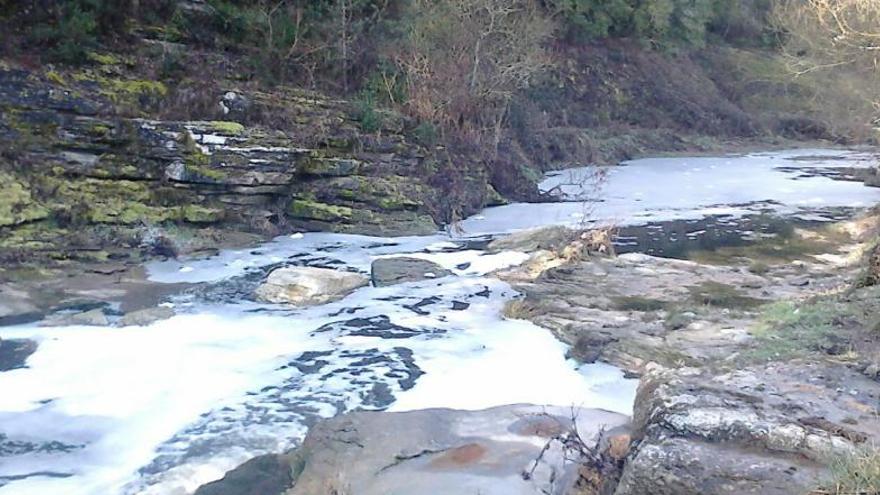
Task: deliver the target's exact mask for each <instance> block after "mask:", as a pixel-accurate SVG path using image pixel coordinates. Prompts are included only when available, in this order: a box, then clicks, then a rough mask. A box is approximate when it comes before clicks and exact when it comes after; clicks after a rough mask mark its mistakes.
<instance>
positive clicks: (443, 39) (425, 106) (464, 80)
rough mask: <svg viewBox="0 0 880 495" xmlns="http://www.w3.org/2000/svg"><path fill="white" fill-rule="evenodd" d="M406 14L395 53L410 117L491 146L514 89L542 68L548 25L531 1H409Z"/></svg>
mask: <svg viewBox="0 0 880 495" xmlns="http://www.w3.org/2000/svg"><path fill="white" fill-rule="evenodd" d="M412 16H413V22H412V24H411V27H410V29H409V33H408V36H407V46H406V47H404V49H403V50H401V51H400V52H399V53H398V54H397V56H396V59H397V61H398V65H399V66H400V67H401V68H402V69H403V72H404V73H405V74H406V75H407V79H408V83H409V96H410V100H409V103H408V106H409V109H410V111H411V113H413V114H414V115H416V116H418V117H420V118H423V119H425V120H427V121H431V122H439V123H442V124H443V125H444V126H445V127H447V128H455V129H457V130H459V131H462V132H465V133H471V134H472V137H474V138H475V140H477V141H483V144H490V145H492V146H494V147H497V145H498V140H499V139H500V134H501V129H502V123H503V121H504V119H505V118H506V116H507V110H508V105H509V102H510V99H511V97H512V96H513V94H514V92H515V91H517V90H519V89H521V88H523V87H526V86H528V84H529V82H530V81H531V79H532V78H533V77H534V76H535V75H536V74H537V73H538V72H540V71H541V70H542V69H544V68H545V67H546V66H547V65H548V57H546V56H545V52H544V48H543V45H544V43H545V41H546V40H547V38H548V37H549V36H550V34H551V33H552V30H553V26H552V21H551V20H550V18H549V17H547V16H546V15H545V14H544V13H543V12H542V11H541V9H540V8H539V5H538V3H537V1H536V0H415V1H414V2H413V5H412ZM485 138H489V141H488V142H485Z"/></svg>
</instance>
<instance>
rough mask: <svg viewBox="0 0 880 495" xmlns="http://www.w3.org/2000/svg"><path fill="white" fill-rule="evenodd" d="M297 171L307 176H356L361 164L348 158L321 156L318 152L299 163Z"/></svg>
mask: <svg viewBox="0 0 880 495" xmlns="http://www.w3.org/2000/svg"><path fill="white" fill-rule="evenodd" d="M298 165H299V171H300V173H303V174H308V175H324V176H336V177H341V176H347V175H352V174H356V173H357V172H358V170H359V169H360V168H361V163H360V162H359V161H357V160H353V159H349V158H332V157H329V158H328V157H324V156H321V153H320V152H312V153H311V154H310V155H309V156H308V157H306V158H304V159H302V160H301V161H300V162H299V164H298Z"/></svg>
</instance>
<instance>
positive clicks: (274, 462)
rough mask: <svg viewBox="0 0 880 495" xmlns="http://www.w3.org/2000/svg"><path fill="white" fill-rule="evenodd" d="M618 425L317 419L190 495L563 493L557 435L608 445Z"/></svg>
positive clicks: (569, 470) (505, 412)
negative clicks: (298, 440)
mask: <svg viewBox="0 0 880 495" xmlns="http://www.w3.org/2000/svg"><path fill="white" fill-rule="evenodd" d="M573 416H574V418H576V419H574V420H573V419H572V417H573ZM627 422H628V418H627V417H626V416H623V415H620V414H616V413H611V412H608V411H602V410H596V409H577V408H575V409H574V410H572V409H571V408H568V407H550V406H533V405H512V406H501V407H495V408H491V409H486V410H482V411H458V410H452V409H425V410H420V411H409V412H394V413H389V412H354V413H348V414H344V415H342V416H338V417H336V418H332V419H328V420H324V421H321V422H319V423H318V424H317V425H315V426H314V427H313V428H312V429H311V430H310V431H309V433H308V435H307V436H306V439H305V440H304V442H303V444H302V446H301V447H300V448H298V449H297V450H295V451H293V452H291V453H288V454H283V455H276V456H269V457H262V458H257V459H255V460H252V461H249V462H248V463H246V464H244V465H242V466H241V467H240V468H238V469H236V470H234V471H231V472H230V473H229V474H227V476H226V477H225V478H224V479H223V480H220V481H218V482H214V483H211V484H209V485H205V486H204V487H202V488H200V489H199V490H198V491H197V492H196V493H197V495H256V494H257V493H259V494H260V495H281V494H286V495H306V494H307V495H315V494H324V493H356V494H358V495H379V494H383V495H384V494H389V493H394V494H398V495H422V494H438V495H439V494H460V493H482V494H486V495H492V494H495V495H518V494H523V495H525V494H529V495H534V494H541V493H548V494H563V493H571V491H570V490H572V488H573V487H574V486H575V484H576V483H577V482H578V480H579V479H580V475H581V472H579V466H578V464H577V463H573V462H569V461H567V460H566V454H569V455H570V454H571V453H572V451H571V450H566V449H564V448H563V445H562V443H561V442H559V441H558V440H557V438H560V437H562V436H565V435H567V434H568V433H571V432H572V430H573V424H576V425H577V431H578V433H579V434H580V437H581V438H582V439H583V440H584V442H587V443H593V444H595V443H597V442H599V441H600V436H601V435H600V431H602V430H603V429H604V430H605V431H606V436H605V437H603V438H613V437H614V435H615V433H616V432H619V431H622V430H625V427H624V425H625V424H626V423H627ZM604 445H606V446H607V444H604ZM607 447H608V450H609V451H610V450H612V449H611V447H610V446H607ZM279 465H280V466H279ZM291 475H292V476H291ZM288 476H290V481H289V482H288V483H287V485H286V486H284V485H285V483H284V482H285V480H287V479H288ZM258 486H260V487H266V489H265V490H264V491H256V489H255V487H258Z"/></svg>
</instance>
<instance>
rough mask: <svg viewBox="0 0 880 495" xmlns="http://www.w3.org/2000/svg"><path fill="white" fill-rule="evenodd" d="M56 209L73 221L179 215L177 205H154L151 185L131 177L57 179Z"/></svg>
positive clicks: (149, 219) (125, 220)
mask: <svg viewBox="0 0 880 495" xmlns="http://www.w3.org/2000/svg"><path fill="white" fill-rule="evenodd" d="M52 182H54V190H55V194H54V195H53V200H54V201H55V203H54V204H53V205H52V206H53V208H54V209H57V210H60V211H62V212H65V215H66V216H68V217H70V219H71V220H72V221H73V222H90V223H109V224H133V223H141V222H147V223H159V222H163V221H166V220H172V219H175V218H177V217H178V216H179V215H178V212H177V210H176V209H175V208H169V207H162V206H153V205H151V204H150V203H151V202H152V194H151V190H150V188H149V186H148V185H147V184H145V183H143V182H137V181H129V180H100V179H81V180H72V179H65V178H61V179H54V180H52Z"/></svg>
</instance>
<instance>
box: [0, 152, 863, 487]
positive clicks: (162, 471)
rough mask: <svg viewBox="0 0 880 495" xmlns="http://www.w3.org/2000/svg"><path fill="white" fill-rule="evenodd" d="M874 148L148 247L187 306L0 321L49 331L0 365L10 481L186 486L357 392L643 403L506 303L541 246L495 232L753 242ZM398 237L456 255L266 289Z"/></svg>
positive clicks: (355, 264)
mask: <svg viewBox="0 0 880 495" xmlns="http://www.w3.org/2000/svg"><path fill="white" fill-rule="evenodd" d="M870 164H872V161H871V158H870V157H869V156H867V155H863V154H859V153H854V152H842V151H826V150H801V151H797V152H784V153H764V154H753V155H747V156H729V157H720V158H719V157H715V158H664V159H648V160H637V161H633V162H629V163H627V164H626V165H625V166H622V167H616V168H610V169H607V170H605V171H604V172H602V173H601V174H600V175H602V176H603V178H602V180H601V181H598V182H597V181H596V180H595V178H596V177H595V175H596V170H597V169H595V168H593V169H573V170H570V171H566V172H561V173H556V174H554V175H552V176H550V177H548V178H547V180H546V181H545V182H544V183H543V184H542V187H543V188H544V189H545V190H552V191H554V192H557V193H559V194H561V195H562V199H565V200H567V201H566V202H558V203H543V204H514V205H508V206H503V207H498V208H492V209H488V210H486V211H484V212H483V213H482V214H481V215H478V216H475V217H472V218H470V219H468V220H466V221H465V222H463V225H462V226H463V228H464V229H465V233H464V234H463V235H455V236H450V235H447V234H440V233H438V234H437V235H434V236H425V237H403V238H375V237H365V236H352V235H340V234H326V233H309V234H294V235H292V236H284V237H279V238H277V239H275V240H273V241H271V242H269V243H266V244H264V245H263V246H261V247H259V248H257V249H250V250H230V251H223V252H221V253H220V254H219V255H217V256H214V257H212V258H209V259H204V260H198V261H165V262H156V263H151V264H149V265H148V267H147V268H148V272H149V274H150V278H151V279H152V280H154V281H156V282H158V283H174V282H191V283H197V284H198V285H196V286H195V287H194V288H192V289H189V290H187V291H185V292H183V293H181V294H179V295H177V296H174V297H172V298H170V299H169V300H168V301H167V302H166V303H165V304H168V305H173V306H174V307H175V309H176V311H177V312H178V315H177V316H175V317H173V318H171V319H169V320H165V321H161V322H157V323H155V324H153V325H151V326H148V327H127V328H95V327H63V328H51V327H38V326H36V325H22V326H14V327H2V328H0V338H3V339H7V338H30V339H35V340H37V341H38V342H39V348H38V350H37V352H36V353H35V354H33V355H32V356H31V357H30V358H29V359H28V362H27V367H26V368H23V369H18V370H13V371H9V372H5V373H0V495H6V494H15V495H24V494H62V493H63V494H65V495H76V494H87V495H91V494H101V495H104V494H110V495H113V494H135V493H137V494H162V495H171V494H185V493H189V492H191V491H192V490H193V489H195V488H196V487H197V486H198V485H200V484H202V483H204V482H207V481H210V480H212V479H216V478H219V477H220V476H222V474H223V473H224V471H226V470H228V469H230V468H232V467H234V466H235V465H237V464H238V463H240V462H243V461H244V460H246V459H248V458H250V457H252V456H254V455H258V454H261V453H266V452H277V451H282V450H285V449H288V448H291V447H293V446H295V445H296V444H297V442H298V441H299V440H301V439H302V436H303V435H304V433H305V431H306V430H307V428H308V426H309V425H310V424H312V423H314V421H316V420H317V419H318V418H320V417H326V416H331V415H334V414H338V413H340V412H343V411H347V410H352V409H355V408H362V409H389V410H396V411H402V410H410V409H418V408H425V407H452V408H463V409H478V408H485V407H490V406H496V405H502V404H510V403H537V404H553V405H561V406H569V405H576V406H585V407H599V408H605V409H609V410H612V411H618V412H622V413H625V414H630V413H631V412H632V402H633V399H634V394H635V387H636V381H635V380H632V379H627V378H625V377H624V374H623V373H622V371H621V370H619V369H616V368H614V367H611V366H608V365H604V364H591V365H578V364H577V363H575V362H574V361H571V360H569V359H567V358H566V350H567V349H566V346H564V345H563V344H561V343H560V342H558V341H557V340H556V339H555V338H553V336H552V335H551V334H550V332H549V331H547V330H544V329H542V328H539V327H536V326H534V325H532V324H530V323H528V322H524V321H516V320H505V319H503V318H502V317H501V316H500V311H501V309H502V307H503V305H504V304H505V302H506V301H508V300H510V299H511V298H513V297H516V293H515V291H513V290H512V289H511V288H510V287H509V286H508V285H507V284H505V283H503V282H500V281H498V280H495V279H493V278H491V277H490V276H487V274H488V273H489V272H491V271H493V270H495V269H498V268H502V267H506V266H510V265H513V264H516V263H519V262H521V261H522V260H524V259H525V257H526V255H525V254H523V253H517V252H502V253H496V254H487V253H485V252H483V251H481V250H480V249H478V246H481V245H482V244H484V241H485V238H486V237H487V236H490V235H498V234H501V233H506V232H511V231H515V230H518V229H522V228H527V227H534V226H539V225H547V224H574V225H579V224H608V223H614V224H616V225H619V226H622V227H623V230H622V231H621V232H622V233H623V235H622V236H621V238H620V239H619V241H618V242H619V244H620V246H621V247H623V248H625V249H629V250H639V251H648V252H660V253H661V254H672V252H673V251H675V250H679V249H686V248H687V246H689V245H690V244H688V243H694V242H696V243H698V244H700V243H703V244H705V243H706V242H709V241H706V239H714V240H715V241H717V240H718V239H721V241H717V242H715V241H713V242H714V243H715V244H719V243H733V242H747V241H748V239H749V238H750V236H753V235H754V233H755V232H756V231H759V230H761V228H762V227H761V226H760V225H757V226H756V224H755V222H756V220H754V217H755V216H756V215H762V216H766V215H774V216H776V217H783V218H787V219H801V220H804V221H814V222H815V221H829V220H833V219H837V218H841V217H846V216H849V215H852V213H853V212H854V211H855V210H857V209H859V208H864V207H867V206H869V205H873V204H876V203H878V202H880V189H872V188H868V187H865V186H863V185H862V184H861V183H858V182H853V181H850V180H847V179H849V177H848V176H847V172H846V169H847V168H858V167H864V166H868V165H870ZM584 195H587V196H586V198H584V197H582V196H584ZM583 199H587V200H588V201H583ZM627 229H630V230H627ZM682 243H684V244H682ZM682 246H684V248H682ZM701 246H702V244H701ZM702 247H705V246H702ZM400 255H411V256H412V255H414V256H418V257H422V258H425V259H430V260H433V261H435V262H437V263H439V264H441V265H443V266H444V267H445V268H447V269H449V270H451V271H452V272H454V275H453V276H449V277H444V278H440V279H435V280H428V281H424V282H418V283H409V284H403V285H398V286H392V287H384V288H375V287H364V288H362V289H359V290H358V291H356V292H355V293H354V294H352V295H351V296H349V297H347V298H345V299H343V300H341V301H338V302H334V303H331V304H325V305H322V306H317V307H313V308H308V309H295V308H289V307H283V306H277V305H266V304H259V303H257V302H254V301H253V300H251V298H250V294H251V292H252V290H253V288H254V287H255V286H256V284H257V283H258V282H259V281H260V280H261V278H262V277H263V276H264V275H265V273H267V272H268V271H269V270H271V269H272V268H274V267H277V266H282V265H289V264H295V265H308V266H322V267H334V268H338V269H343V270H351V271H359V272H364V273H367V272H368V271H369V266H370V263H371V261H372V260H374V259H376V258H377V257H383V256H400Z"/></svg>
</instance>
